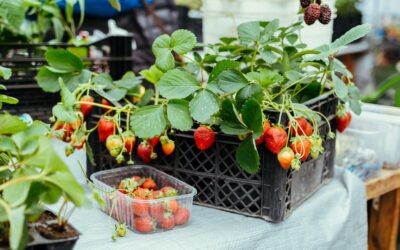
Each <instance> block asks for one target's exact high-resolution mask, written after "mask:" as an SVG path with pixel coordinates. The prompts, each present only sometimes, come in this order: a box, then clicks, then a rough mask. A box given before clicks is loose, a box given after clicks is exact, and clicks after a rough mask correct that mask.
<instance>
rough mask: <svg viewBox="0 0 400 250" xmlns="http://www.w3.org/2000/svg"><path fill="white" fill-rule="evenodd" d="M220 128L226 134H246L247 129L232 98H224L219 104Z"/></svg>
mask: <svg viewBox="0 0 400 250" xmlns="http://www.w3.org/2000/svg"><path fill="white" fill-rule="evenodd" d="M221 119H222V121H221V130H222V132H224V133H225V134H228V135H240V134H246V133H248V132H249V130H248V129H247V128H246V126H245V125H244V124H243V123H242V122H241V120H240V116H239V112H238V111H237V110H236V107H235V104H234V103H233V101H232V100H229V99H225V100H224V101H223V102H222V104H221Z"/></svg>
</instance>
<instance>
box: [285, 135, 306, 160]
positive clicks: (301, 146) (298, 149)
mask: <svg viewBox="0 0 400 250" xmlns="http://www.w3.org/2000/svg"><path fill="white" fill-rule="evenodd" d="M290 148H291V149H292V150H293V151H294V153H296V154H299V155H300V160H302V161H305V160H307V158H308V156H309V155H310V150H311V142H310V140H309V139H308V138H307V137H298V138H295V139H294V141H293V142H292V143H291V144H290Z"/></svg>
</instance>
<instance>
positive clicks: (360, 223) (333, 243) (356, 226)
mask: <svg viewBox="0 0 400 250" xmlns="http://www.w3.org/2000/svg"><path fill="white" fill-rule="evenodd" d="M70 222H71V223H72V224H73V225H74V226H75V227H76V228H77V229H78V230H79V231H80V232H81V233H82V235H81V237H80V239H79V241H78V242H77V244H76V247H75V249H82V250H90V249H93V250H101V249H107V250H109V249H135V250H139V249H163V250H168V249H174V250H179V249H184V250H188V249H207V250H210V249H235V250H236V249H246V250H249V249H282V250H288V249H296V250H298V249H318V250H320V249H339V250H346V249H349V250H360V249H361V250H362V249H367V215H366V200H365V187H364V184H363V182H361V181H360V180H358V179H357V178H356V177H355V176H353V175H352V174H350V173H349V172H347V171H344V170H342V169H338V168H337V169H336V176H335V178H334V180H332V181H331V182H330V183H329V184H327V185H326V186H324V187H322V188H321V189H320V190H319V191H318V192H317V193H315V194H314V195H313V196H312V197H311V198H309V199H308V200H307V201H306V202H305V203H304V204H303V205H302V206H300V207H299V208H298V209H296V210H295V211H294V212H293V214H292V215H291V216H290V217H289V218H288V219H287V220H286V221H284V222H282V223H280V224H272V223H268V222H265V221H263V220H261V219H255V218H249V217H245V216H242V215H237V214H233V213H227V212H223V211H219V210H216V209H210V208H205V207H201V206H194V208H193V211H192V217H191V220H190V223H189V224H188V225H187V227H185V228H179V229H175V230H172V231H168V232H162V233H155V234H148V235H143V234H137V233H134V232H132V231H129V230H128V233H127V235H126V236H125V237H124V238H118V240H117V241H116V242H113V241H112V240H111V232H112V230H113V228H114V223H115V221H113V220H112V219H109V217H108V216H107V215H106V214H104V213H102V212H101V211H99V210H98V209H97V208H96V207H92V208H81V209H78V210H76V212H75V213H74V214H73V215H72V218H71V220H70Z"/></svg>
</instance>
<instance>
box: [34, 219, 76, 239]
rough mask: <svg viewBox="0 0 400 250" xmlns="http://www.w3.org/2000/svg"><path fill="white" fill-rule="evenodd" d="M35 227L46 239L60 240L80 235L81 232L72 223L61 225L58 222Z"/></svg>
mask: <svg viewBox="0 0 400 250" xmlns="http://www.w3.org/2000/svg"><path fill="white" fill-rule="evenodd" d="M35 229H36V230H37V231H38V232H39V233H40V235H42V236H43V237H45V238H46V239H51V240H59V239H67V238H73V237H77V236H79V232H78V231H76V230H75V229H74V228H72V227H71V226H70V225H68V224H67V225H65V226H60V225H58V224H57V223H52V224H48V225H38V226H36V227H35Z"/></svg>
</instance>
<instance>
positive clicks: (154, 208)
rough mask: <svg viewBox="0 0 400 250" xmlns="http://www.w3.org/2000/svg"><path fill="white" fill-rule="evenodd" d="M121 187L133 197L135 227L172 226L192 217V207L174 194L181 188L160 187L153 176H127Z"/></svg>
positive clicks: (153, 228) (169, 227)
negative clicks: (182, 203)
mask: <svg viewBox="0 0 400 250" xmlns="http://www.w3.org/2000/svg"><path fill="white" fill-rule="evenodd" d="M118 191H119V192H121V193H123V194H126V195H128V196H129V197H131V198H133V202H132V204H131V209H132V211H133V213H134V228H135V229H136V230H137V231H139V232H141V233H150V232H153V231H155V230H156V228H157V227H159V228H162V229H165V230H170V229H173V228H174V227H175V226H176V225H183V224H186V222H187V221H188V220H189V217H190V213H189V210H188V209H187V208H185V207H184V206H183V205H181V204H180V203H179V201H178V200H177V199H176V198H174V197H176V196H178V195H179V194H178V191H177V190H176V189H175V188H173V187H170V186H164V187H162V188H160V189H158V185H157V184H156V182H155V181H154V180H153V179H152V178H146V177H140V176H133V177H131V178H125V179H123V180H121V182H120V183H119V186H118ZM158 199H163V200H160V201H158Z"/></svg>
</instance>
